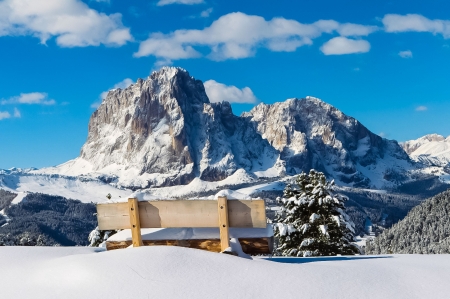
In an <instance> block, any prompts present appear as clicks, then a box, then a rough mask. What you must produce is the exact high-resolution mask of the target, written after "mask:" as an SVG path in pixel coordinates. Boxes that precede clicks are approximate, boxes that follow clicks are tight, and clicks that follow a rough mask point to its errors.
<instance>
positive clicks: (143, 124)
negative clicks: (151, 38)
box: [81, 67, 278, 187]
mask: <svg viewBox="0 0 450 299" xmlns="http://www.w3.org/2000/svg"><path fill="white" fill-rule="evenodd" d="M277 156H278V155H277V151H276V150H274V149H273V148H272V147H270V145H269V144H268V142H267V141H266V140H263V139H262V138H261V137H260V136H259V135H258V134H257V133H256V131H255V129H254V128H253V127H252V126H248V125H247V124H246V123H245V121H243V120H242V119H240V118H239V117H237V116H235V115H233V113H232V110H231V106H230V104H228V103H218V104H211V103H210V102H209V99H208V97H207V96H206V93H205V89H204V87H203V83H202V82H201V81H199V80H195V79H194V78H193V77H191V76H190V75H189V73H188V72H187V71H185V70H183V69H180V68H173V67H166V68H162V69H161V70H160V71H158V72H154V73H152V74H151V76H150V77H149V78H148V79H147V80H142V79H139V80H138V81H137V83H136V84H133V85H131V86H130V87H128V88H126V89H124V90H121V89H116V90H112V91H110V92H109V93H108V95H107V97H106V99H105V100H104V101H103V103H102V104H101V105H100V107H99V108H98V110H97V111H95V112H94V113H93V115H92V116H91V119H90V122H89V134H88V139H87V141H86V143H85V145H84V146H83V148H82V150H81V158H82V159H83V160H86V161H88V162H90V163H91V164H92V171H97V172H108V170H111V173H114V172H117V171H115V169H114V168H117V169H119V170H120V171H119V172H125V173H127V175H130V173H131V175H135V176H140V177H141V178H142V177H144V178H145V177H146V178H147V181H148V185H147V186H142V187H149V186H155V185H156V186H167V185H180V184H187V183H189V182H190V181H192V180H193V179H194V178H195V177H200V178H201V179H203V180H207V181H209V180H210V181H216V180H222V179H225V178H226V177H228V176H229V175H231V174H233V173H234V172H235V171H236V170H237V169H239V168H243V169H245V170H247V171H249V172H251V171H255V170H258V169H259V168H261V165H263V164H264V162H265V161H266V160H267V159H269V160H271V161H272V160H273V161H276V159H277ZM272 164H273V163H272ZM271 166H273V165H271ZM258 167H259V168H258ZM144 185H145V184H144Z"/></svg>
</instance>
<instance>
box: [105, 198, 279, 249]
mask: <svg viewBox="0 0 450 299" xmlns="http://www.w3.org/2000/svg"><path fill="white" fill-rule="evenodd" d="M265 212H266V210H265V203H264V200H261V199H256V200H227V197H225V196H220V197H218V200H160V201H139V200H138V199H136V198H130V199H128V202H120V203H105V204H98V205H97V219H98V224H99V229H100V230H117V229H124V231H121V232H119V233H117V234H115V235H113V236H112V237H110V238H109V239H108V240H107V241H106V248H107V250H112V249H119V248H126V247H129V246H130V245H133V247H138V246H151V245H171V246H183V247H190V248H198V249H204V250H208V251H213V252H223V251H224V250H226V249H227V248H229V247H230V238H235V239H237V240H239V243H240V245H241V247H242V250H243V251H244V252H245V253H247V254H269V253H271V252H272V243H273V231H272V226H271V225H268V224H267V223H266V213H265Z"/></svg>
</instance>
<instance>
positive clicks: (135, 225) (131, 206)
mask: <svg viewBox="0 0 450 299" xmlns="http://www.w3.org/2000/svg"><path fill="white" fill-rule="evenodd" d="M128 213H129V214H130V226H131V238H132V240H133V247H139V246H142V245H143V244H142V236H141V224H140V221H139V201H138V200H137V198H128Z"/></svg>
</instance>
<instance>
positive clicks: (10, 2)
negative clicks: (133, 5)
mask: <svg viewBox="0 0 450 299" xmlns="http://www.w3.org/2000/svg"><path fill="white" fill-rule="evenodd" d="M121 18H122V15H121V14H119V13H116V14H111V15H106V14H104V13H100V12H98V11H96V10H93V9H91V8H89V6H87V4H85V3H83V2H82V1H81V0H4V1H1V2H0V36H16V35H31V36H34V37H37V38H39V39H40V40H41V43H46V41H47V40H48V39H50V38H52V37H56V43H57V44H58V45H59V46H61V47H85V46H98V45H100V44H104V45H109V46H121V45H124V44H125V43H127V42H128V41H131V40H132V39H133V38H132V36H131V34H130V29H129V28H126V27H124V26H123V24H122V20H121Z"/></svg>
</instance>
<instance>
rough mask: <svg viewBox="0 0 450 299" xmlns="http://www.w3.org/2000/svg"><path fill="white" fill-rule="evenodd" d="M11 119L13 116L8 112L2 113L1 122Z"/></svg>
mask: <svg viewBox="0 0 450 299" xmlns="http://www.w3.org/2000/svg"><path fill="white" fill-rule="evenodd" d="M7 118H11V114H10V113H9V112H7V111H0V120H2V119H7Z"/></svg>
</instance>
